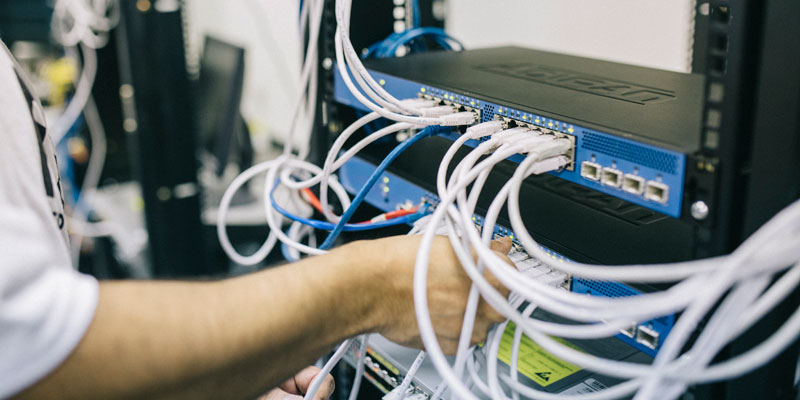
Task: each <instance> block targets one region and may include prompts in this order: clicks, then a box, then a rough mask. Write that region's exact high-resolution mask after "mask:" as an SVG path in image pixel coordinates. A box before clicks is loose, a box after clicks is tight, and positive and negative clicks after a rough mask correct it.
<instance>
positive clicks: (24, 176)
mask: <svg viewBox="0 0 800 400" xmlns="http://www.w3.org/2000/svg"><path fill="white" fill-rule="evenodd" d="M30 87H31V86H30V85H29V84H28V81H27V79H26V78H25V77H24V75H23V72H22V71H21V70H20V69H19V67H18V65H17V64H16V63H15V62H14V61H13V58H12V57H11V55H10V53H9V52H8V49H7V48H6V47H5V45H4V44H3V43H2V42H0V398H7V397H10V396H12V395H14V394H16V393H18V392H20V391H22V390H23V389H25V388H26V387H28V386H31V385H32V384H34V383H36V382H37V381H38V380H40V379H42V378H44V377H45V376H46V375H47V374H48V373H50V372H52V371H53V370H54V369H55V368H56V367H57V366H58V365H59V364H61V363H62V362H63V361H64V359H65V358H66V357H67V356H68V355H69V354H70V353H71V352H72V350H73V349H74V348H75V346H77V344H78V343H79V342H80V340H81V338H82V337H83V335H84V333H85V331H86V329H87V328H88V326H89V323H90V322H91V320H92V318H93V316H94V310H95V307H96V305H97V296H98V285H97V281H96V280H95V279H94V278H92V277H89V276H86V275H83V274H80V273H78V272H77V271H75V269H74V268H73V267H72V263H71V261H70V256H69V250H68V246H67V240H68V239H67V233H66V226H65V224H66V222H65V217H64V204H63V196H62V194H61V181H60V179H59V176H58V168H57V166H56V159H55V155H54V151H53V144H52V142H51V141H50V138H49V137H48V136H47V135H46V133H45V121H44V114H43V112H42V106H41V104H39V101H38V100H37V99H36V98H35V97H34V96H33V95H32V94H31V93H32V90H31V89H30Z"/></svg>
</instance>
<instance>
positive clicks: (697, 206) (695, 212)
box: [692, 200, 708, 221]
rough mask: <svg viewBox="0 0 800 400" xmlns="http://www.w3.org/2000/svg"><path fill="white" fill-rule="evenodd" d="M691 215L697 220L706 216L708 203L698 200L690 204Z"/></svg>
mask: <svg viewBox="0 0 800 400" xmlns="http://www.w3.org/2000/svg"><path fill="white" fill-rule="evenodd" d="M692 217H694V219H696V220H698V221H702V220H704V219H706V218H708V204H706V203H705V202H704V201H701V200H698V201H695V202H694V204H692Z"/></svg>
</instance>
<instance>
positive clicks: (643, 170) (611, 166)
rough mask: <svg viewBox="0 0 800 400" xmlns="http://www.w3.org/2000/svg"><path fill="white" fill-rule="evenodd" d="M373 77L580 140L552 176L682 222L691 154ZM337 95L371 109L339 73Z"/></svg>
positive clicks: (407, 94)
mask: <svg viewBox="0 0 800 400" xmlns="http://www.w3.org/2000/svg"><path fill="white" fill-rule="evenodd" d="M371 73H372V74H373V76H374V77H375V79H376V80H377V81H378V82H379V83H380V84H381V85H383V86H384V87H385V88H386V90H387V91H388V92H389V93H391V94H392V95H393V96H395V97H397V98H400V99H406V98H417V97H429V98H435V99H440V100H442V101H446V102H447V103H448V104H453V105H454V106H463V107H465V108H467V109H474V110H476V112H478V113H479V114H480V117H481V121H490V120H493V119H496V118H500V119H506V120H509V121H514V123H516V124H526V125H530V126H535V127H538V128H540V129H545V130H549V131H552V132H557V133H558V134H563V135H570V136H573V137H574V138H575V141H576V148H575V155H574V163H573V165H572V166H571V167H570V168H567V169H564V170H562V171H558V172H552V173H551V174H552V175H555V176H557V177H559V178H561V179H565V180H568V181H570V182H574V183H576V184H579V185H582V186H585V187H588V188H591V189H594V190H597V191H599V192H603V193H606V194H608V195H611V196H615V197H617V198H620V199H623V200H626V201H629V202H631V203H634V204H637V205H639V206H642V207H645V208H648V209H651V210H655V211H658V212H661V213H663V214H666V215H669V216H671V217H675V218H678V217H680V215H681V208H682V200H683V183H684V175H685V173H684V172H685V168H686V156H685V155H684V154H683V153H680V152H677V151H672V150H668V149H663V148H659V147H656V146H653V145H650V144H646V143H641V142H637V141H634V140H629V139H626V138H623V137H620V136H617V135H611V134H608V133H604V132H601V131H598V130H595V129H590V128H587V127H584V126H581V125H580V124H575V123H571V122H566V121H565V120H562V119H559V118H555V117H552V116H547V115H543V114H536V113H531V112H525V111H523V110H521V109H520V107H519V106H516V107H515V106H513V105H508V104H501V103H499V102H497V101H491V100H487V99H482V98H478V97H473V96H468V95H465V94H463V93H456V92H451V91H446V90H443V89H440V88H437V87H433V86H429V85H424V84H420V83H417V82H412V81H409V80H406V79H402V78H398V77H394V76H391V75H388V74H384V73H380V72H376V71H371ZM334 95H335V100H336V101H337V102H339V103H341V104H344V105H348V106H351V107H353V108H356V109H359V110H362V111H369V110H368V109H366V108H365V107H364V106H363V105H362V104H361V103H360V102H358V101H357V100H356V99H355V97H353V95H352V93H350V91H349V89H348V88H347V87H346V86H345V85H344V82H343V81H342V79H341V77H340V75H339V74H338V71H337V73H336V75H335V82H334ZM478 144H479V142H477V141H470V142H468V143H467V145H468V146H471V147H475V146H477V145H478ZM522 159H523V156H522V155H515V156H512V157H510V158H509V160H511V161H515V162H520V161H521V160H522Z"/></svg>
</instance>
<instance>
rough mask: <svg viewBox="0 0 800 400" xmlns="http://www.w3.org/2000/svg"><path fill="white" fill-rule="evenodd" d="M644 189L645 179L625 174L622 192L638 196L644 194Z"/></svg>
mask: <svg viewBox="0 0 800 400" xmlns="http://www.w3.org/2000/svg"><path fill="white" fill-rule="evenodd" d="M644 188H645V181H644V178H642V177H641V176H636V175H631V174H625V178H624V179H623V180H622V190H624V191H626V192H628V193H631V194H635V195H637V196H638V195H641V194H642V193H644Z"/></svg>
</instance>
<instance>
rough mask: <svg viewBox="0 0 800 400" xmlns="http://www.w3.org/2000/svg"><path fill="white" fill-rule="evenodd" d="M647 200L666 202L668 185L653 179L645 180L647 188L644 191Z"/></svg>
mask: <svg viewBox="0 0 800 400" xmlns="http://www.w3.org/2000/svg"><path fill="white" fill-rule="evenodd" d="M644 197H645V198H646V199H647V200H651V201H656V202H659V203H661V204H666V203H667V199H669V186H667V185H665V184H663V183H661V182H655V181H649V182H647V190H646V191H645V193H644Z"/></svg>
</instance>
